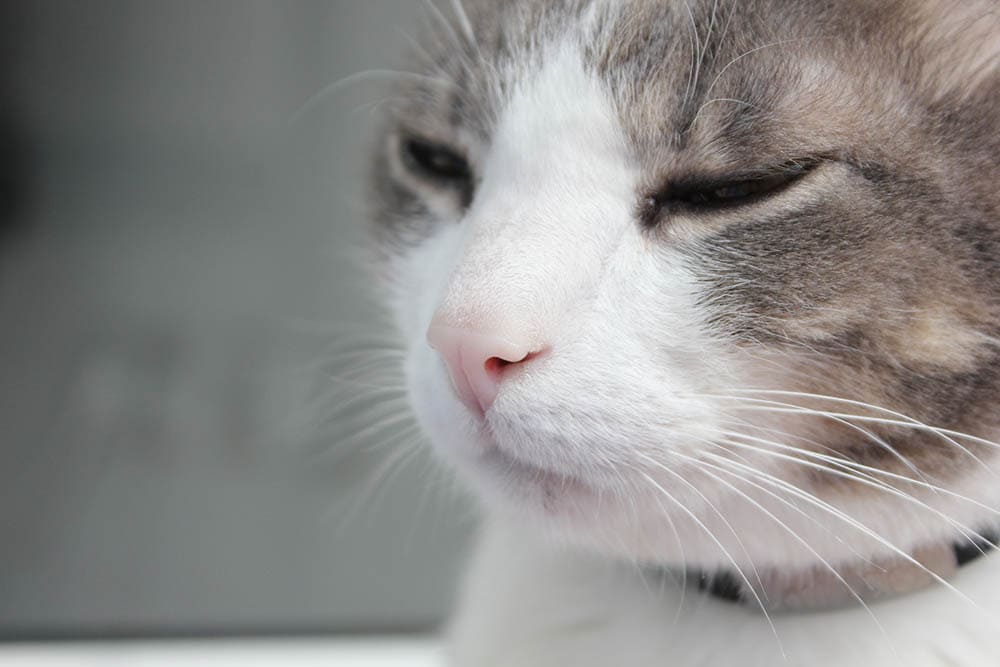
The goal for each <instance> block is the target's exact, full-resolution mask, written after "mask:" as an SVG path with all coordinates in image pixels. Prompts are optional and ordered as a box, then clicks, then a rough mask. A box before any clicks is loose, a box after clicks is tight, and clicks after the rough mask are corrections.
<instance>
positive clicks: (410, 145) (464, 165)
mask: <svg viewBox="0 0 1000 667" xmlns="http://www.w3.org/2000/svg"><path fill="white" fill-rule="evenodd" d="M401 153H402V156H403V161H404V162H405V163H406V164H407V166H408V167H409V168H410V169H411V170H413V171H415V172H417V173H418V174H420V175H421V176H423V177H424V178H427V179H429V180H432V181H435V182H438V183H441V184H444V185H448V184H453V185H461V186H467V185H470V184H471V183H472V167H471V166H470V165H469V161H468V160H467V159H466V158H465V157H464V156H462V155H461V154H460V153H459V152H458V151H455V150H452V149H451V148H448V147H447V146H443V145H441V144H437V143H434V142H431V141H427V140H424V139H418V138H415V137H409V138H404V139H403V140H402V143H401Z"/></svg>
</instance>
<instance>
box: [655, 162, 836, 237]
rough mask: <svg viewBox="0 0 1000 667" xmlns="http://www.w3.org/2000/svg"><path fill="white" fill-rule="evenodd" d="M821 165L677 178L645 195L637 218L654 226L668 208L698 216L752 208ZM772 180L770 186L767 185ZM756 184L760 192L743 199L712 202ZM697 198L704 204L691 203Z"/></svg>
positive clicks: (787, 165) (790, 164) (790, 165)
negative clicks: (729, 190) (719, 195)
mask: <svg viewBox="0 0 1000 667" xmlns="http://www.w3.org/2000/svg"><path fill="white" fill-rule="evenodd" d="M821 162H822V161H821V160H818V159H805V160H794V161H788V162H786V163H784V164H781V165H776V166H774V167H770V168H764V169H760V170H756V171H748V172H742V173H735V174H730V175H726V176H725V177H715V176H693V177H687V178H683V179H677V180H674V181H672V182H670V183H668V184H667V185H665V186H663V187H661V188H660V189H659V190H657V191H655V192H653V193H652V194H650V195H648V196H646V197H645V198H644V199H643V202H642V204H641V205H640V211H639V216H640V219H641V220H642V222H643V225H644V226H646V227H654V226H656V225H657V224H658V223H659V222H660V220H661V218H662V216H663V213H664V211H665V210H667V209H670V208H674V209H683V210H688V211H691V212H692V213H695V214H697V213H698V212H709V211H715V210H724V209H735V208H741V207H744V206H751V205H753V204H755V203H757V202H760V201H763V200H765V199H768V198H770V197H771V196H773V195H777V194H779V193H780V192H782V191H784V190H785V189H787V188H788V187H791V186H792V185H794V184H795V183H796V182H797V181H799V180H800V179H802V178H803V177H805V176H807V175H808V174H809V173H810V172H811V171H813V170H814V169H815V168H816V167H817V166H819V165H820V164H821ZM772 180H773V181H774V182H773V183H770V184H768V183H767V181H772ZM755 184H762V185H764V186H765V187H764V189H763V190H762V191H760V192H751V193H749V194H748V195H747V196H745V197H734V198H733V199H723V198H714V199H713V195H714V194H715V193H718V192H719V191H721V190H724V189H727V188H737V187H740V186H746V185H755ZM700 195H702V196H704V197H705V201H702V202H696V201H692V199H693V198H696V197H698V196H700Z"/></svg>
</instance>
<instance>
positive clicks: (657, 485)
mask: <svg viewBox="0 0 1000 667" xmlns="http://www.w3.org/2000/svg"><path fill="white" fill-rule="evenodd" d="M638 473H639V475H640V476H642V477H643V478H644V479H645V480H646V481H647V482H649V483H650V484H652V485H653V487H654V488H655V489H657V490H658V491H659V492H660V493H662V494H663V495H664V497H665V498H667V500H669V501H670V502H672V503H673V504H674V505H676V506H677V507H678V509H680V510H681V511H682V512H684V514H686V515H687V516H688V518H690V519H691V520H692V521H693V522H694V524H695V525H696V526H698V527H699V528H700V529H701V530H703V531H704V532H705V534H706V535H707V536H708V538H709V539H710V540H712V542H714V543H715V545H716V546H717V547H718V548H719V550H720V551H721V552H722V554H723V556H725V557H726V560H728V561H729V562H730V564H731V565H732V566H733V568H735V570H736V573H737V575H738V576H739V577H740V579H742V580H743V582H744V583H745V584H746V586H747V590H749V591H750V594H751V595H753V597H754V600H756V602H757V605H758V606H759V607H760V609H761V612H762V613H763V614H764V618H765V619H766V620H767V623H768V625H769V626H770V627H771V632H772V633H773V634H774V639H775V641H776V642H777V643H778V649H779V650H780V651H781V655H782V657H783V658H785V659H787V658H788V654H787V653H786V652H785V647H784V645H783V644H782V642H781V638H780V637H779V636H778V629H777V628H776V627H775V625H774V621H773V620H772V619H771V615H770V614H769V613H768V611H767V607H766V606H765V604H764V601H763V600H762V599H761V597H760V595H759V594H758V593H757V591H756V590H755V589H754V587H753V585H752V584H751V583H750V580H749V579H748V578H747V575H746V573H745V572H744V571H743V568H741V567H740V566H739V564H738V563H737V562H736V559H735V558H733V556H732V554H730V553H729V551H728V550H727V549H726V547H725V546H723V544H722V542H721V541H719V538H717V537H716V536H715V534H714V533H712V531H711V530H709V528H708V526H706V525H705V524H704V523H703V522H702V520H701V519H699V518H698V517H697V515H695V513H694V512H692V511H691V510H690V509H688V508H687V506H686V505H684V503H682V502H680V501H679V500H677V498H675V497H674V496H673V495H671V494H670V492H669V491H667V490H666V489H664V488H663V485H661V484H660V483H659V482H657V481H656V480H655V479H653V478H652V477H650V476H649V475H648V474H647V473H646V472H644V471H642V470H638Z"/></svg>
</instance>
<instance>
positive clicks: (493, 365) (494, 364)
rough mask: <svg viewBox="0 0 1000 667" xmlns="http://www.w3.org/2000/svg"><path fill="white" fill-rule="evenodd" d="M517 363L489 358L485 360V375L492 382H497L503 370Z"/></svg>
mask: <svg viewBox="0 0 1000 667" xmlns="http://www.w3.org/2000/svg"><path fill="white" fill-rule="evenodd" d="M516 363H520V362H519V361H507V360H506V359H501V358H500V357H490V358H489V359H487V360H486V364H485V365H484V368H485V369H486V374H487V375H488V376H489V377H490V378H491V379H492V380H493V381H494V382H499V381H500V378H501V377H502V376H503V372H504V369H505V368H507V367H508V366H513V365H514V364H516Z"/></svg>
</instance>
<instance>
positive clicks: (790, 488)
mask: <svg viewBox="0 0 1000 667" xmlns="http://www.w3.org/2000/svg"><path fill="white" fill-rule="evenodd" d="M705 456H709V457H711V458H713V459H715V460H717V461H724V462H726V463H727V465H733V466H737V467H740V468H745V469H746V472H748V473H750V474H751V475H753V476H754V477H756V478H758V479H760V480H761V481H762V482H764V483H765V484H768V485H772V486H778V487H780V488H783V489H785V490H786V491H787V492H788V493H791V494H792V495H794V496H796V497H798V498H800V499H802V500H804V501H805V502H807V503H809V504H810V505H813V506H814V507H817V508H819V509H822V510H824V511H826V512H828V513H829V514H831V515H832V516H834V517H836V518H837V519H840V520H841V521H843V522H845V523H847V524H848V525H850V526H853V527H854V528H855V529H857V530H858V531H860V532H862V533H864V534H865V535H867V536H868V537H870V538H872V539H873V540H875V541H876V542H878V543H879V544H881V545H882V546H884V547H886V548H887V549H889V550H890V551H892V552H893V553H894V554H896V555H898V556H899V557H900V558H902V559H903V560H905V561H907V562H908V563H910V564H912V565H915V566H917V567H918V568H920V569H921V570H922V571H924V572H926V573H927V575H928V576H930V577H931V578H932V579H934V580H935V581H936V582H938V583H939V584H940V585H942V586H944V587H945V588H946V589H948V590H949V591H951V592H952V593H954V594H955V595H957V596H958V597H960V598H961V599H962V600H964V601H966V602H967V603H969V604H970V605H972V606H973V607H975V608H976V609H979V605H978V604H976V602H975V601H974V600H972V599H971V598H969V597H968V596H967V595H966V594H965V593H963V592H962V591H960V590H958V589H957V588H955V587H954V586H953V585H951V584H950V583H948V581H947V580H945V579H944V578H943V577H941V575H939V574H937V573H936V572H934V571H932V570H930V569H929V568H927V567H926V566H924V565H923V564H922V563H920V561H918V560H917V559H915V558H914V557H913V556H911V555H910V554H908V553H906V552H905V551H903V550H902V549H900V548H899V547H897V546H896V545H895V544H893V543H892V542H890V541H889V540H887V539H885V538H884V537H882V536H881V535H879V534H878V533H876V532H875V531H874V530H872V529H871V528H869V527H868V526H866V525H865V524H863V523H862V522H860V521H858V520H857V519H855V518H854V517H851V516H850V515H848V514H846V513H844V512H842V511H841V510H839V509H837V508H836V507H834V506H833V505H830V504H829V503H827V502H824V501H823V500H820V499H819V498H817V497H816V496H814V495H812V494H811V493H808V492H806V491H803V490H802V489H800V488H799V487H797V486H795V485H794V484H792V483H790V482H787V481H785V480H783V479H780V478H778V477H775V476H774V475H770V474H767V473H764V472H762V471H760V470H757V469H756V468H753V467H751V466H744V465H743V464H741V463H737V462H735V461H730V460H729V459H726V458H725V457H722V456H717V455H715V454H711V453H708V452H706V453H705Z"/></svg>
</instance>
